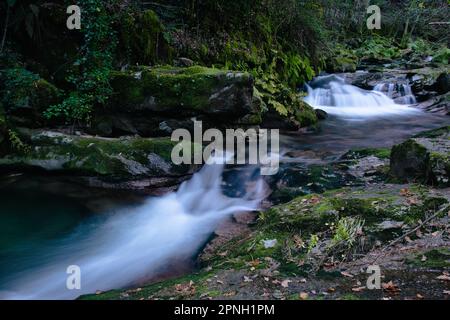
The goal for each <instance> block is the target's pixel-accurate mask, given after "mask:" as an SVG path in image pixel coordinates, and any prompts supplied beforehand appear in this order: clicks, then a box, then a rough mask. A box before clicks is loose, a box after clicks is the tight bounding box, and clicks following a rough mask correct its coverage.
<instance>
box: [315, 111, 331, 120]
mask: <svg viewBox="0 0 450 320" xmlns="http://www.w3.org/2000/svg"><path fill="white" fill-rule="evenodd" d="M315 112H316V116H317V119H319V120H325V119H326V118H328V113H326V111H324V110H322V109H316V110H315Z"/></svg>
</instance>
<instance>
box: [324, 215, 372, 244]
mask: <svg viewBox="0 0 450 320" xmlns="http://www.w3.org/2000/svg"><path fill="white" fill-rule="evenodd" d="M363 225H364V220H362V219H360V218H357V217H356V218H354V217H344V218H341V219H339V221H338V222H337V225H336V228H335V230H334V236H333V238H332V239H331V244H332V245H333V246H335V245H338V244H342V243H345V244H346V245H347V246H348V247H349V248H350V247H352V246H353V244H354V243H355V241H356V239H357V237H358V235H360V234H361V232H362V228H363Z"/></svg>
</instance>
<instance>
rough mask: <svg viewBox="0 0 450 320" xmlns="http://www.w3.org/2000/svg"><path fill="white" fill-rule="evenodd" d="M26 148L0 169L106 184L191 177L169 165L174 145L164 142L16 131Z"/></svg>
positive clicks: (6, 159)
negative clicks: (61, 174)
mask: <svg viewBox="0 0 450 320" xmlns="http://www.w3.org/2000/svg"><path fill="white" fill-rule="evenodd" d="M20 135H21V139H22V140H23V141H24V142H26V143H28V145H30V151H29V152H28V153H26V154H20V153H13V154H8V155H6V156H4V157H3V158H1V159H0V168H8V169H18V170H34V169H41V170H45V171H50V172H58V173H63V174H66V175H69V176H83V177H94V178H98V179H100V180H103V181H106V182H120V183H124V182H125V181H131V180H133V181H136V180H139V179H144V178H148V177H152V178H155V177H176V176H182V175H186V174H189V173H192V170H193V168H192V167H190V166H176V165H173V164H172V162H171V160H170V156H171V151H172V148H173V146H174V145H175V142H172V141H170V139H168V138H152V139H149V138H147V139H146V138H139V137H123V138H117V139H115V138H98V137H93V136H86V135H84V136H77V135H69V134H64V133H61V132H54V131H45V130H25V129H22V130H20Z"/></svg>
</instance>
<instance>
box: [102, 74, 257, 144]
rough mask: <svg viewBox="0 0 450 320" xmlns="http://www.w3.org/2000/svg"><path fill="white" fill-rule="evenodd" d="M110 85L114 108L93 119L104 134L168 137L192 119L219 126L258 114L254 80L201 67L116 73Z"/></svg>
mask: <svg viewBox="0 0 450 320" xmlns="http://www.w3.org/2000/svg"><path fill="white" fill-rule="evenodd" d="M111 85H112V87H113V89H114V98H113V101H112V104H113V105H112V108H110V112H109V114H108V115H105V114H102V115H101V116H97V126H99V125H100V126H102V131H111V132H112V131H114V130H116V131H118V132H128V133H139V134H141V135H143V136H153V135H168V134H170V133H171V132H172V131H173V130H175V129H178V128H180V127H186V126H189V125H192V121H190V119H191V118H193V117H195V118H197V119H198V120H203V121H204V122H205V123H206V125H208V124H210V125H211V126H212V125H215V126H219V127H221V126H224V125H227V124H233V123H238V122H239V120H240V119H242V118H243V117H246V116H247V117H248V115H251V114H257V113H258V110H255V106H254V104H253V78H252V76H251V75H250V74H248V73H243V72H231V71H224V70H218V69H212V68H205V67H199V66H193V67H189V68H178V67H158V68H150V67H142V68H139V69H138V70H135V71H123V72H114V73H113V74H112V79H111ZM253 119H256V120H258V119H259V118H258V117H254V118H253ZM254 124H257V123H254ZM108 127H109V129H108Z"/></svg>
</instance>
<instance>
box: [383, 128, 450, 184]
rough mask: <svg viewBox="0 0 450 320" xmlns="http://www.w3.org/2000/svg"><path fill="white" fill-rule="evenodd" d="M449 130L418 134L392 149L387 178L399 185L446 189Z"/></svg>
mask: <svg viewBox="0 0 450 320" xmlns="http://www.w3.org/2000/svg"><path fill="white" fill-rule="evenodd" d="M449 129H450V127H444V128H440V129H437V130H433V131H429V132H425V133H422V134H420V135H418V136H416V137H414V138H412V139H409V140H407V141H405V142H403V143H401V144H399V145H396V146H394V147H393V148H392V152H391V169H390V172H391V174H392V175H393V176H394V177H395V178H397V179H399V180H402V181H417V182H422V183H430V184H433V185H436V186H440V187H446V186H449V185H450V180H449V178H450V138H449V137H450V132H449Z"/></svg>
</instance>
